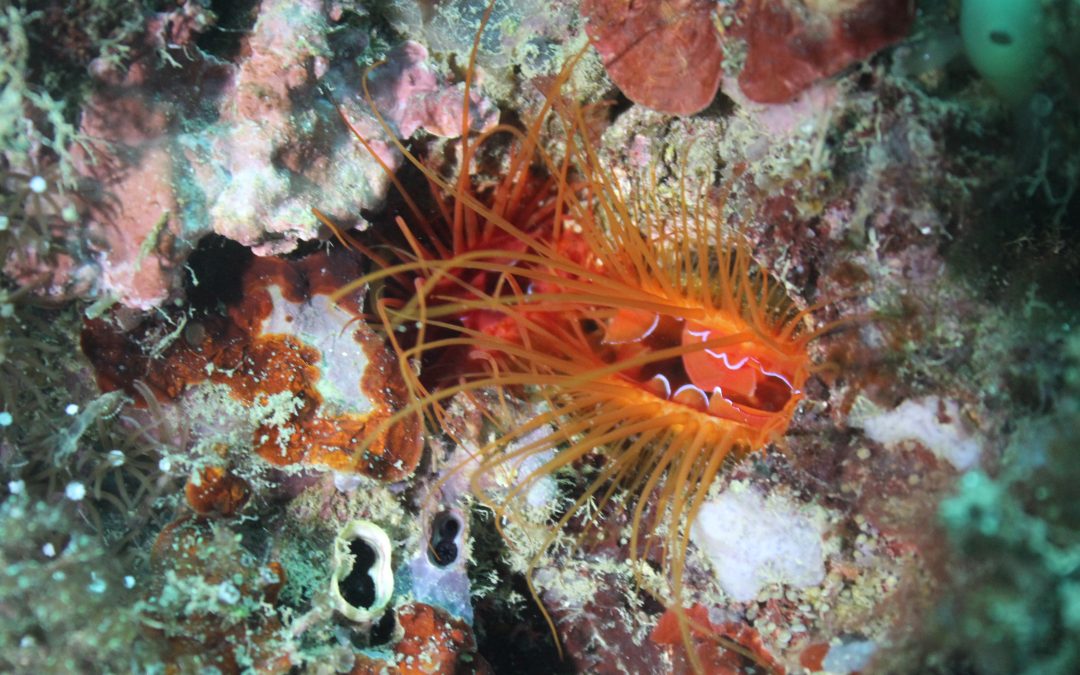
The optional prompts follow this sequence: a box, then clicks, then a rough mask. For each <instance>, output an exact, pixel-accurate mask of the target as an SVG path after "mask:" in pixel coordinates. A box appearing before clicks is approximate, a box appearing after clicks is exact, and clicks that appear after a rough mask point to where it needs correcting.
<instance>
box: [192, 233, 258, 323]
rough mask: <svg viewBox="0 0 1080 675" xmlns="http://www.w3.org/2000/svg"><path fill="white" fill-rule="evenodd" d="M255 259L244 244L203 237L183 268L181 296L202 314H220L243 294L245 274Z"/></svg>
mask: <svg viewBox="0 0 1080 675" xmlns="http://www.w3.org/2000/svg"><path fill="white" fill-rule="evenodd" d="M254 259H255V254H254V253H252V252H251V250H250V249H248V248H247V247H246V246H244V245H243V244H239V243H237V242H235V241H233V240H231V239H226V238H225V237H222V236H220V235H216V234H209V235H206V236H205V237H203V238H202V239H200V240H199V243H198V245H197V246H196V247H195V250H194V251H192V252H191V255H190V256H188V259H187V264H186V265H185V267H186V268H187V269H186V270H185V274H184V293H185V295H186V296H187V299H188V302H189V303H190V304H191V306H192V307H193V308H194V309H195V310H196V311H200V312H203V313H212V312H219V311H221V310H222V309H223V308H224V306H225V305H230V304H234V303H236V302H239V301H240V298H242V297H243V294H244V286H243V277H244V271H245V270H246V269H247V267H248V265H250V264H251V262H252V261H253V260H254Z"/></svg>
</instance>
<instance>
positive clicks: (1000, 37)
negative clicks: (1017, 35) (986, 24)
mask: <svg viewBox="0 0 1080 675" xmlns="http://www.w3.org/2000/svg"><path fill="white" fill-rule="evenodd" d="M990 42H993V43H994V44H996V45H1011V44H1012V43H1013V39H1012V36H1011V35H1009V34H1008V33H1006V32H1005V31H1003V30H992V31H990Z"/></svg>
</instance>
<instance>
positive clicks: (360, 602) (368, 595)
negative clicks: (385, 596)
mask: <svg viewBox="0 0 1080 675" xmlns="http://www.w3.org/2000/svg"><path fill="white" fill-rule="evenodd" d="M349 552H350V553H352V554H353V555H354V556H355V557H356V560H355V561H354V562H353V566H352V569H351V570H350V571H349V574H348V575H347V576H346V577H345V578H344V579H342V580H340V581H338V591H340V592H341V597H343V598H345V602H347V603H349V604H350V605H352V606H353V607H361V608H364V609H367V608H368V607H371V605H373V604H374V603H375V580H374V579H372V578H371V567H372V565H374V564H375V549H373V548H372V547H371V546H369V545H368V543H367V542H366V541H364V540H363V539H353V540H352V542H350V543H349Z"/></svg>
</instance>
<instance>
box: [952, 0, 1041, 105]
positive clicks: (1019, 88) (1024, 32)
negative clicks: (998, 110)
mask: <svg viewBox="0 0 1080 675" xmlns="http://www.w3.org/2000/svg"><path fill="white" fill-rule="evenodd" d="M1045 34H1046V26H1045V19H1044V12H1043V6H1042V2H1041V0H964V2H963V5H962V8H961V14H960V35H961V37H962V38H963V40H964V49H965V51H966V52H967V55H968V58H969V59H970V60H971V63H972V65H974V66H975V69H976V70H978V71H979V73H980V74H981V75H982V76H983V77H984V78H986V79H987V80H988V81H989V82H990V83H991V84H992V85H993V86H994V89H995V90H997V92H998V94H1000V95H1001V96H1002V97H1003V98H1005V99H1006V100H1008V101H1009V102H1011V103H1018V102H1020V101H1022V100H1024V99H1025V98H1027V96H1028V95H1029V94H1030V93H1031V91H1032V89H1033V88H1034V87H1035V85H1036V84H1037V83H1038V80H1039V78H1038V72H1039V69H1040V66H1041V63H1042V60H1043V57H1044V56H1045V54H1046V40H1045Z"/></svg>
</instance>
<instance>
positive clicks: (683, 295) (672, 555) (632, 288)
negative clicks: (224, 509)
mask: <svg viewBox="0 0 1080 675" xmlns="http://www.w3.org/2000/svg"><path fill="white" fill-rule="evenodd" d="M489 11H490V9H489ZM481 30H482V28H481ZM474 59H475V46H474V53H473V57H472V59H471V60H470V69H469V73H471V72H472V66H473V63H474ZM573 66H574V62H573V61H572V62H571V63H570V64H569V65H568V66H567V68H566V69H564V71H563V73H562V74H561V75H560V76H559V77H558V78H556V80H555V83H554V84H553V86H552V88H551V89H550V90H549V91H548V96H547V101H548V103H547V104H545V106H544V107H543V109H542V110H541V111H540V112H539V113H538V114H537V116H536V117H535V118H534V119H533V121H532V123H531V124H529V125H528V127H527V128H526V129H525V130H518V129H515V128H511V127H508V126H505V125H502V126H500V127H498V130H499V131H504V132H507V133H510V134H512V135H513V136H514V137H515V139H516V144H517V147H516V149H515V151H514V153H513V155H512V159H511V162H510V170H509V172H507V173H506V174H504V176H503V178H502V179H501V180H500V181H499V182H498V183H497V184H496V185H495V187H494V188H493V189H491V190H486V191H481V190H478V189H477V188H476V186H475V185H474V182H473V180H472V178H471V177H470V172H471V170H472V160H473V159H474V157H475V154H476V148H477V147H478V146H479V144H480V143H483V142H484V141H485V140H486V139H487V138H489V137H490V136H489V135H483V136H481V137H480V138H479V139H477V140H476V141H475V142H473V141H471V140H470V139H468V138H463V139H462V140H461V142H460V147H461V152H460V155H461V158H462V162H461V165H460V175H459V177H458V178H457V179H456V180H454V181H453V182H451V181H447V180H445V179H444V178H443V177H441V176H440V175H439V174H438V173H437V172H435V171H434V170H432V169H431V168H430V167H428V166H426V165H425V164H424V163H423V162H422V161H420V160H419V159H417V158H416V157H415V156H414V155H412V154H411V153H409V152H408V150H407V149H406V148H404V146H401V145H400V144H399V149H400V150H401V151H402V152H403V153H404V154H405V156H406V157H407V159H408V160H409V161H410V162H411V163H412V164H413V165H415V166H416V167H417V168H418V169H419V170H420V171H422V172H423V173H424V175H425V176H426V177H427V179H428V180H429V182H430V184H431V185H432V187H433V189H434V190H435V191H436V194H437V199H436V202H437V203H438V204H439V205H440V208H439V213H438V217H437V218H435V219H434V221H432V220H431V219H429V218H426V217H424V216H422V215H421V214H420V213H419V209H418V208H417V207H416V206H415V201H414V200H411V199H409V198H408V197H407V196H406V201H407V202H408V203H409V204H410V210H411V211H412V215H413V216H414V217H417V218H418V224H417V225H416V226H413V225H412V224H411V223H410V222H409V221H408V220H407V219H406V218H405V217H403V216H399V217H397V218H396V221H397V224H398V227H399V229H400V230H401V232H402V235H403V237H404V239H405V241H406V242H408V247H407V249H405V248H403V247H399V248H397V249H396V251H397V256H398V258H399V260H398V261H397V262H393V263H388V262H387V261H386V260H382V259H381V258H377V260H379V261H380V264H381V265H382V266H381V268H380V269H378V270H376V271H374V272H372V273H370V274H368V275H366V276H364V277H363V278H361V279H358V280H357V281H356V282H354V283H352V284H350V285H349V286H347V287H346V288H344V289H342V290H341V291H340V293H341V294H342V295H344V294H346V293H349V292H352V291H354V290H356V289H357V288H360V287H361V286H364V285H373V286H375V287H376V288H378V287H382V288H383V289H385V288H386V282H387V280H397V281H396V282H394V283H397V284H398V285H399V289H407V292H398V293H391V294H390V295H391V296H392V297H386V296H385V292H384V294H383V295H382V296H380V294H379V293H378V292H376V294H375V296H376V301H375V302H374V305H375V307H376V312H377V314H378V315H379V317H380V318H381V320H382V322H383V324H384V328H385V331H386V335H387V337H388V340H389V342H390V344H391V345H392V347H393V348H394V349H395V351H396V352H397V354H398V358H399V364H400V367H401V371H402V373H403V374H404V375H405V377H406V379H407V381H408V385H409V388H410V390H411V394H412V397H411V402H410V404H409V405H408V406H407V407H406V408H404V409H403V410H401V411H399V412H398V413H396V415H394V416H393V417H391V418H390V419H388V420H386V422H385V423H386V424H393V423H394V422H395V421H396V420H397V419H401V418H404V417H407V416H410V415H426V416H427V418H428V420H429V421H430V422H432V423H433V424H435V425H436V426H437V427H439V428H442V429H444V430H448V425H447V424H446V423H445V422H446V409H445V404H446V403H447V402H448V401H449V400H450V399H452V398H454V397H456V396H459V395H462V394H464V395H476V394H478V393H479V392H481V391H485V390H496V391H499V392H501V394H502V396H503V397H505V398H504V400H505V399H515V400H528V401H532V402H534V403H536V410H537V411H538V412H537V413H536V414H535V415H534V416H533V417H532V418H531V419H529V420H528V421H527V422H525V423H523V424H519V425H516V426H512V427H511V426H510V425H511V423H510V421H508V420H505V419H503V420H499V419H498V415H497V411H492V412H493V413H494V414H492V415H491V417H492V418H493V419H494V421H495V426H496V427H502V430H501V433H499V434H498V435H497V437H496V438H495V439H494V440H492V441H490V442H488V443H487V444H485V445H483V446H482V447H480V448H478V449H475V450H474V451H473V454H474V458H473V459H472V460H471V461H470V462H469V466H468V471H470V472H471V475H472V477H473V479H472V480H473V487H474V490H475V491H476V492H477V494H479V495H481V498H484V497H483V494H484V492H483V488H482V482H483V477H484V476H486V475H490V474H491V473H492V472H496V471H499V470H501V469H504V468H511V467H521V466H522V465H523V463H524V462H525V460H527V459H530V458H531V460H532V461H531V462H530V463H529V466H531V467H534V468H531V470H527V471H525V473H526V474H527V475H525V476H523V477H521V478H520V480H519V481H518V482H517V484H516V485H514V486H513V487H511V488H509V489H508V490H506V491H504V492H502V493H501V494H499V495H498V496H488V497H487V500H488V504H489V506H490V507H491V508H492V509H493V510H494V511H495V512H496V513H497V514H498V515H500V516H501V517H502V519H509V520H514V519H515V518H516V517H517V516H518V515H519V514H520V513H521V512H522V509H523V508H525V507H524V504H525V501H526V499H527V495H528V494H529V492H530V489H531V488H532V487H533V486H534V485H536V484H537V481H540V480H541V479H543V478H544V477H546V476H549V475H551V474H553V473H555V472H559V471H561V470H563V469H567V468H570V467H573V466H579V465H580V463H581V461H582V460H583V459H584V458H585V457H586V456H588V455H591V454H594V453H596V454H598V455H600V456H602V457H603V461H602V463H601V464H600V468H599V470H598V473H597V474H596V476H595V477H594V478H593V479H592V480H591V482H590V483H589V485H588V486H587V487H585V488H584V490H583V492H582V493H581V494H579V495H576V497H575V498H574V501H573V503H572V504H570V505H569V507H568V508H566V509H565V510H563V511H562V513H561V515H560V516H558V518H557V522H555V523H554V526H553V527H552V528H551V530H550V533H549V534H548V535H547V538H546V540H545V542H544V545H543V546H542V547H541V549H540V551H539V552H538V553H537V554H536V555H535V556H534V557H533V558H532V560H531V562H530V569H532V568H534V567H535V566H536V565H537V564H538V561H539V558H540V556H541V555H543V553H544V551H545V550H546V549H547V547H548V546H550V544H551V543H553V542H554V541H555V539H556V537H557V536H558V533H559V532H560V531H561V530H562V529H563V528H565V527H566V526H567V525H568V524H569V523H570V522H571V520H572V519H574V518H576V517H580V516H582V514H583V512H584V511H585V510H587V509H592V508H594V507H598V508H603V507H604V506H607V505H609V504H612V503H614V501H613V497H614V496H615V495H616V494H617V493H618V492H619V491H622V492H623V493H624V494H629V495H634V496H635V500H634V501H632V502H631V503H633V504H634V505H633V506H632V507H630V510H631V512H630V513H629V514H628V517H629V522H630V532H629V557H630V558H631V560H632V562H633V563H634V567H635V570H637V571H638V574H639V575H640V569H641V565H639V564H638V563H641V562H644V561H646V560H650V559H652V558H653V556H652V554H653V552H654V547H655V546H657V545H659V546H660V547H661V550H662V554H661V555H660V564H661V567H662V569H663V572H664V575H665V577H666V578H667V580H668V582H669V583H670V593H669V597H666V598H662V599H663V600H664V601H665V602H666V603H668V604H670V606H671V607H672V608H673V609H674V611H675V613H676V614H677V618H678V623H679V630H680V632H681V634H682V636H683V640H684V643H686V644H687V645H690V644H691V633H690V627H691V619H690V618H689V617H688V616H687V614H686V612H685V611H683V610H682V607H684V606H685V603H684V600H683V598H682V589H683V585H684V566H685V559H686V554H687V548H688V546H689V528H688V524H689V523H690V522H692V521H693V519H694V517H695V515H696V513H697V512H698V510H699V508H700V507H701V505H702V503H703V501H704V499H705V496H706V494H707V492H708V489H709V487H710V485H711V484H712V482H713V479H714V478H715V477H716V476H717V474H718V473H719V472H720V471H721V469H722V467H723V466H724V464H725V460H727V458H728V457H731V456H738V455H743V454H746V453H750V452H757V451H763V450H764V449H765V447H766V446H767V445H769V444H770V443H772V442H773V441H776V440H777V439H779V438H780V437H781V436H782V435H783V434H784V433H785V431H786V430H787V428H788V425H789V423H790V421H791V418H792V416H793V414H794V412H795V410H796V407H797V406H798V404H799V401H800V400H801V399H802V398H803V395H804V385H805V383H806V381H807V379H808V378H809V377H810V376H811V374H812V373H813V372H814V370H815V366H814V365H813V363H812V361H811V358H810V354H809V351H808V343H809V342H810V341H812V340H813V339H814V338H815V337H817V336H818V335H820V334H821V333H822V332H824V331H826V330H829V329H831V328H832V325H828V326H825V327H823V328H818V329H816V330H814V329H811V328H810V327H809V325H810V323H811V321H812V315H813V313H814V312H815V311H816V310H817V309H818V308H819V306H811V307H807V308H803V309H799V308H797V306H796V303H795V301H793V300H792V299H790V298H788V297H787V296H786V294H785V293H784V292H783V289H782V287H781V286H780V285H779V284H778V283H777V282H776V281H774V279H773V278H772V277H771V276H770V274H769V273H768V272H767V271H766V270H763V269H761V268H760V267H759V266H757V265H756V264H755V262H754V259H753V255H752V250H751V245H750V243H749V242H748V241H747V240H746V239H745V237H744V236H743V234H742V233H741V232H740V231H739V230H738V228H734V229H729V228H725V227H724V222H725V206H726V201H727V200H726V197H727V194H728V193H729V192H730V189H731V186H732V185H733V184H734V182H735V180H736V179H737V177H738V173H739V171H738V170H737V169H735V170H733V171H732V172H731V173H732V175H731V176H730V178H729V180H728V182H727V184H726V185H727V187H725V188H724V189H723V190H721V191H720V195H719V197H715V198H710V196H709V195H708V193H707V192H705V191H699V192H698V193H696V196H695V197H694V198H691V197H690V192H691V191H690V189H689V187H688V186H687V180H686V171H685V168H684V169H683V171H682V176H683V177H682V178H681V179H680V181H679V184H680V189H679V191H678V193H679V194H678V199H676V200H674V203H669V202H668V201H667V200H664V199H662V198H660V197H658V196H657V193H658V191H657V189H656V188H657V185H658V183H657V179H656V177H655V171H654V172H652V174H651V175H650V176H647V177H646V178H645V180H644V182H643V185H639V186H635V189H633V190H630V191H626V190H625V189H624V188H623V187H622V186H621V184H620V182H619V180H618V179H617V178H616V176H615V175H614V173H613V172H612V171H611V170H610V169H608V168H607V167H605V165H604V163H603V161H602V160H601V158H600V156H599V155H598V154H597V152H596V151H595V149H594V148H593V146H592V144H591V142H590V140H589V134H588V125H587V122H586V119H587V113H588V110H587V109H584V108H582V107H580V106H578V105H576V104H572V103H566V102H564V101H563V100H562V99H561V98H560V93H561V92H560V89H561V87H562V86H563V85H564V83H565V82H566V80H567V77H568V75H569V73H570V72H571V70H572V69H573ZM466 84H467V86H468V84H469V82H468V80H467V83H466ZM462 114H463V117H464V121H466V122H467V119H468V110H464V111H463V113H462ZM551 117H554V118H555V122H556V125H561V127H562V128H563V129H564V130H565V132H566V135H565V138H564V140H563V146H564V147H563V148H562V159H561V161H558V162H556V161H554V160H553V159H552V158H551V156H549V155H547V154H545V153H544V152H543V151H542V149H541V148H540V145H539V142H538V138H539V135H540V129H541V128H542V126H543V125H544V124H545V123H546V122H547V121H548V120H549V119H550V118H551ZM462 128H463V129H464V128H468V124H463V125H462ZM361 141H362V142H364V143H365V145H366V144H367V143H366V141H364V139H361ZM537 175H546V176H547V178H545V179H542V180H541V181H540V182H539V183H537V182H536V178H535V176H537ZM537 186H539V187H537ZM642 188H644V189H642ZM399 189H401V186H400V185H399ZM523 195H526V196H525V197H523ZM628 195H629V196H628ZM522 204H528V205H529V208H521V205H522ZM537 214H541V216H542V217H541V216H538V215H537ZM440 227H441V228H443V231H444V232H446V233H445V234H443V233H440V231H439V230H438V229H437V228H440ZM425 242H428V243H425ZM440 242H443V243H440ZM445 242H450V244H449V245H446V243H445ZM371 252H372V253H373V254H376V255H377V252H376V251H374V250H372V251H371ZM403 336H405V337H403ZM447 353H453V354H455V355H458V357H457V358H454V359H453V363H454V365H455V371H454V374H453V377H448V376H447V375H446V373H445V372H443V373H442V374H441V376H440V377H438V378H437V379H431V378H422V377H421V375H419V374H417V368H416V364H418V363H423V364H429V363H438V362H440V361H445V360H446V359H445V358H444V359H439V358H437V357H438V356H439V355H445V354H447ZM460 469H461V470H465V466H462V467H460ZM639 581H641V577H640V576H639ZM529 583H530V588H531V589H532V591H533V595H534V597H536V598H537V600H538V601H539V596H538V594H537V592H536V590H535V588H533V587H532V582H531V579H530V580H529ZM548 623H549V625H551V628H552V630H553V632H554V624H553V622H552V621H551V619H550V617H548ZM688 654H689V656H690V658H691V660H692V661H693V662H694V666H695V669H696V670H700V669H701V664H700V663H699V662H698V660H697V658H696V654H695V652H694V650H692V649H688Z"/></svg>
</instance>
